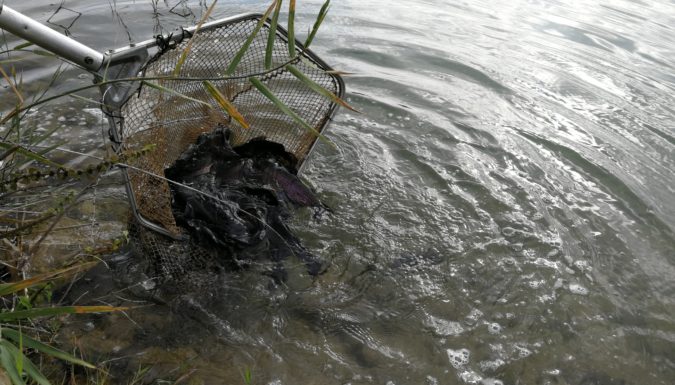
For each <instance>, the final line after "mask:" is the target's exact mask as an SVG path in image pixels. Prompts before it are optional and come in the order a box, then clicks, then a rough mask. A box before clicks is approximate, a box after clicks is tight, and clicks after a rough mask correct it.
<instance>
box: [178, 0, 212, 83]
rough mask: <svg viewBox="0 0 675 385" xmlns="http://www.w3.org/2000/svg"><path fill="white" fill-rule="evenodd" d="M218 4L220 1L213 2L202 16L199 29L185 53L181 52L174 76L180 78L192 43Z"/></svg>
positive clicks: (196, 30) (193, 35)
mask: <svg viewBox="0 0 675 385" xmlns="http://www.w3.org/2000/svg"><path fill="white" fill-rule="evenodd" d="M217 2H218V0H213V3H211V6H210V7H209V8H208V9H207V10H206V12H205V13H204V16H202V18H201V19H200V20H199V23H197V27H196V28H195V31H194V33H193V34H192V37H191V38H190V40H189V41H188V42H187V44H186V45H185V48H184V49H183V52H181V54H180V58H178V62H177V63H176V68H174V69H173V76H178V75H179V74H180V69H181V68H183V64H185V60H187V57H188V54H190V50H191V49H192V42H193V41H194V38H195V36H197V33H199V30H200V29H201V28H202V25H203V24H204V22H205V21H206V19H208V18H209V16H210V15H211V12H212V11H213V8H215V6H216V3H217Z"/></svg>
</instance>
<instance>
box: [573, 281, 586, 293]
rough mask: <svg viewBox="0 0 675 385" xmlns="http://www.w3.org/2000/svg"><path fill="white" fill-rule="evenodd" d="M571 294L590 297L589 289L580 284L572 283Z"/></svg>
mask: <svg viewBox="0 0 675 385" xmlns="http://www.w3.org/2000/svg"><path fill="white" fill-rule="evenodd" d="M569 289H570V293H572V294H577V295H588V289H586V288H585V287H583V286H581V285H579V284H578V283H570V286H569Z"/></svg>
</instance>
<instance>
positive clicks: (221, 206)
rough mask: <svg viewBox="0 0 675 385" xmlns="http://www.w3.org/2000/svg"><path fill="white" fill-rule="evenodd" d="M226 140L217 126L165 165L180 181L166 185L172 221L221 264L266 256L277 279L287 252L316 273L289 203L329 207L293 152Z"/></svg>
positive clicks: (317, 265) (319, 267)
mask: <svg viewBox="0 0 675 385" xmlns="http://www.w3.org/2000/svg"><path fill="white" fill-rule="evenodd" d="M228 138H229V131H223V130H216V131H214V132H212V133H208V134H202V135H201V136H200V137H199V138H198V140H197V143H195V144H194V145H192V146H190V148H189V149H188V150H187V151H185V153H183V154H182V156H181V157H180V158H179V159H177V160H176V162H175V163H174V164H173V165H172V166H171V167H169V168H168V169H166V170H165V175H166V176H167V178H169V179H172V180H174V181H176V182H179V183H181V184H183V185H185V186H179V185H175V184H172V185H171V189H172V194H173V213H174V217H175V219H176V223H177V224H178V225H179V226H181V227H183V228H184V229H186V230H187V232H188V233H189V235H190V236H191V237H192V240H193V241H194V242H195V243H197V244H198V245H199V246H201V247H203V248H205V249H207V250H208V251H209V252H210V253H211V254H213V255H215V256H216V257H217V258H218V259H219V260H220V261H221V262H223V263H222V264H223V265H225V266H232V265H234V266H242V265H246V264H248V263H251V262H253V261H260V260H265V259H267V260H270V261H273V262H275V263H274V267H273V269H272V272H271V275H272V276H273V277H274V279H275V280H277V281H283V280H285V279H286V272H285V270H284V268H283V263H282V261H283V260H284V259H286V258H287V257H289V256H293V257H297V258H299V259H300V260H301V261H302V262H303V263H304V264H305V266H306V267H307V271H308V273H309V274H311V275H318V274H321V273H322V272H323V271H324V270H325V265H324V263H323V262H322V261H321V260H320V259H318V258H317V257H316V256H314V255H313V254H312V253H310V252H309V251H308V250H307V249H305V248H304V247H303V246H302V244H301V243H300V240H299V239H298V238H297V237H296V236H295V235H294V234H293V232H292V231H291V230H290V228H289V227H288V225H287V224H286V221H287V220H288V219H290V217H291V215H292V213H293V210H294V209H295V208H298V207H312V208H315V209H316V210H325V209H327V208H326V207H325V206H324V205H323V204H322V203H321V202H320V201H319V199H318V198H317V197H316V195H315V193H314V192H313V191H312V190H311V189H310V188H309V187H307V186H306V185H305V184H304V183H302V181H301V180H300V179H299V178H298V177H297V175H296V174H297V170H296V164H297V160H296V159H295V157H294V156H293V155H292V154H290V153H288V152H286V151H285V149H284V147H283V146H282V145H280V144H277V143H273V142H269V141H267V140H264V139H256V140H252V141H250V142H248V143H247V144H245V145H243V146H240V147H237V148H232V147H231V146H230V144H229V140H228ZM232 262H234V263H232Z"/></svg>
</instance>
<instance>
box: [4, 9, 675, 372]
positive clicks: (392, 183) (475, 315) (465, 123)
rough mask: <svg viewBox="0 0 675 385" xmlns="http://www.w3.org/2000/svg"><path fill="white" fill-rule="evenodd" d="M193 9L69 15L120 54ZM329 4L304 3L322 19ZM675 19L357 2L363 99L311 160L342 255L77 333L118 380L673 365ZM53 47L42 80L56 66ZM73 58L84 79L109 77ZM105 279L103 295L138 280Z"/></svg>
mask: <svg viewBox="0 0 675 385" xmlns="http://www.w3.org/2000/svg"><path fill="white" fill-rule="evenodd" d="M5 3H6V4H8V5H10V6H12V5H14V6H15V8H17V9H21V10H23V11H25V12H27V13H30V14H31V15H34V16H35V17H37V18H39V19H41V20H45V19H46V18H47V17H49V16H50V15H51V14H52V13H53V10H54V9H55V7H54V6H52V5H50V4H49V2H46V1H36V2H32V3H31V5H29V6H26V5H19V4H14V3H19V2H13V1H9V0H8V1H6V2H5ZM176 3H177V2H175V1H168V2H166V3H162V2H160V4H159V5H158V7H159V10H160V15H159V16H157V17H156V18H153V14H152V8H151V7H150V3H148V2H139V1H136V2H130V1H127V2H120V1H118V2H116V8H115V9H116V11H117V12H118V13H117V15H119V17H118V16H116V15H113V14H112V13H111V7H110V5H109V4H107V3H102V2H95V1H69V2H67V6H68V7H69V8H71V9H74V10H77V11H80V12H82V13H83V16H82V17H81V18H80V19H79V20H78V21H77V22H76V23H75V25H74V26H73V27H72V28H71V29H70V32H71V33H72V35H73V36H74V37H75V38H78V39H79V40H81V41H83V42H85V43H87V44H89V45H91V46H93V47H95V48H98V49H105V48H111V47H116V46H121V45H125V44H126V43H127V41H128V35H127V31H128V32H129V34H130V36H131V38H132V39H134V40H135V41H140V40H144V39H146V38H148V37H150V36H151V35H152V34H153V32H155V31H157V30H159V26H162V28H163V29H164V30H165V31H170V30H171V29H173V27H174V26H176V25H179V24H193V23H194V18H193V17H191V16H188V17H187V18H186V19H185V18H183V17H180V16H177V15H175V14H172V13H170V12H168V8H167V7H170V6H173V5H175V4H176ZM263 3H264V2H259V1H233V2H227V4H222V5H220V8H219V9H218V10H217V11H216V14H217V15H216V16H224V15H229V14H233V13H238V12H243V11H247V10H260V9H262V4H263ZM167 4H168V6H167ZM320 5H321V2H319V1H306V2H300V3H299V4H298V7H299V13H300V15H299V18H300V19H299V20H298V24H299V25H302V26H303V27H302V28H305V26H308V25H310V24H311V23H312V22H313V20H312V17H313V15H314V14H315V13H316V12H317V11H318V8H319V7H320ZM190 6H191V8H190V9H191V10H192V12H193V13H194V14H197V15H199V14H200V13H201V11H202V10H203V8H200V7H199V5H198V4H197V3H196V2H191V3H190ZM123 25H125V26H126V27H127V29H125V28H124V26H123ZM673 26H675V4H673V2H669V1H665V0H663V1H652V2H644V3H643V2H639V1H612V2H608V3H607V4H597V3H596V2H591V1H567V2H557V1H512V2H488V1H477V0H468V1H464V2H448V1H416V2H388V1H381V0H375V1H352V0H345V1H340V2H334V4H333V5H332V7H331V12H330V14H329V17H328V18H327V19H326V21H325V23H324V25H323V26H322V30H321V32H320V34H319V37H318V39H317V40H316V41H315V43H314V44H313V45H314V49H315V51H316V52H317V53H318V54H319V55H320V56H321V57H322V58H323V59H325V60H326V61H327V62H329V63H330V64H331V65H333V66H334V67H335V68H337V69H340V70H343V71H348V72H354V73H355V75H354V76H350V77H348V78H347V79H346V82H347V89H348V95H347V100H348V101H349V102H350V103H351V104H352V105H353V106H354V107H356V108H357V109H359V110H360V111H361V112H362V113H361V114H356V113H351V112H348V111H346V110H341V111H340V113H339V114H338V115H337V117H336V119H335V121H334V122H333V123H332V125H331V126H330V128H329V132H328V133H329V135H328V136H329V137H330V138H331V140H333V141H334V142H335V143H336V144H337V146H338V148H339V151H335V150H333V149H331V148H329V147H327V146H323V145H319V146H318V147H317V149H316V150H315V152H314V153H313V155H312V157H311V158H310V159H309V161H308V162H309V163H308V164H307V167H306V169H305V173H304V177H305V178H306V180H307V181H308V182H309V183H311V184H312V185H313V186H314V187H315V188H316V189H317V190H318V191H319V192H320V194H321V196H322V198H323V199H324V200H325V201H326V203H328V205H330V206H331V207H333V208H334V210H335V214H333V215H330V216H328V217H326V218H324V220H323V221H321V222H319V223H317V222H315V221H314V220H313V219H312V218H311V215H310V213H307V212H303V213H301V214H302V215H301V216H300V218H299V219H298V220H297V221H296V224H295V227H296V231H297V232H298V233H299V234H300V235H301V236H302V238H303V241H304V244H305V245H306V246H307V247H308V248H310V249H311V250H313V251H315V252H316V253H318V254H320V255H321V256H322V257H324V258H326V259H329V260H332V265H331V268H330V269H329V271H328V273H326V274H325V275H324V276H322V277H321V278H320V279H318V280H317V281H315V282H312V281H311V280H310V279H309V278H307V277H306V276H304V275H303V274H302V268H301V267H300V266H297V264H296V265H293V264H292V263H289V269H291V273H292V274H291V278H290V280H289V282H288V287H284V288H279V287H277V288H274V287H270V285H269V281H268V280H266V279H265V278H263V277H261V275H260V274H259V272H256V271H245V272H241V273H231V274H226V275H223V276H221V277H219V279H218V280H215V281H213V282H209V284H208V286H209V289H208V290H203V291H201V292H200V294H199V295H196V294H192V295H187V296H177V297H176V298H175V300H173V301H172V302H171V303H170V304H169V305H166V304H161V303H160V304H153V305H152V306H146V307H142V308H140V309H136V310H133V311H131V312H129V313H128V316H129V317H128V318H127V317H125V316H123V315H119V314H118V315H112V316H105V317H97V318H94V319H92V320H90V319H84V320H82V321H75V322H74V323H73V325H71V328H70V329H68V328H66V329H65V331H64V333H63V334H64V336H63V340H67V339H68V338H70V337H69V335H68V334H67V333H77V335H78V336H79V338H80V339H81V341H82V342H84V345H85V346H87V345H88V346H90V349H91V353H90V354H93V355H100V356H102V357H109V358H107V359H108V360H110V361H109V364H110V365H111V367H112V369H114V370H113V373H118V376H121V375H123V373H128V372H133V371H134V370H135V369H136V368H137V367H138V365H139V364H140V365H152V366H153V369H152V370H151V371H150V373H149V374H148V377H147V378H148V379H151V378H174V379H175V378H178V377H180V376H182V375H185V374H189V375H190V377H191V378H194V379H196V380H203V381H205V382H206V383H214V384H215V383H243V382H244V380H243V373H245V372H246V371H247V370H250V371H251V372H252V378H253V383H257V384H305V383H306V384H310V383H312V384H347V383H350V384H369V383H373V384H397V385H400V384H461V383H483V384H499V383H504V384H575V385H576V384H584V385H589V384H672V383H674V382H675V280H674V279H673V277H675V235H674V234H673V231H674V230H675V219H674V218H675V172H674V171H673V170H675V130H674V129H673V127H675V109H674V107H673V106H674V105H675V76H673V72H674V70H675V61H674V60H673V57H674V54H675V27H673ZM51 63H52V62H48V64H49V65H50V67H49V69H50V70H51V69H52V67H51ZM44 65H45V62H44V61H36V62H34V63H31V67H30V68H29V70H27V71H26V73H25V76H24V78H25V79H27V81H29V82H36V83H39V82H44V80H45V79H46V78H47V77H48V76H49V75H50V71H46V70H45V68H44ZM68 74H72V76H71V77H70V78H69V77H68V76H66V77H65V79H66V80H64V81H63V82H62V83H60V87H62V88H63V89H67V88H68V87H69V86H74V85H78V84H80V83H85V82H88V80H86V77H85V78H82V77H78V74H80V72H79V71H77V70H69V72H68V73H67V75H68ZM68 79H69V80H68ZM4 92H6V91H4V90H3V94H4ZM70 103H80V102H79V101H77V102H72V101H71V102H70ZM74 105H76V106H79V104H74ZM55 108H56V107H55ZM45 113H47V112H45ZM38 114H39V113H38ZM57 116H58V115H52V117H53V118H54V119H56V118H57ZM69 119H70V118H69ZM101 125H102V124H100V123H99V124H98V125H97V127H98V126H101ZM70 135H72V138H77V136H78V134H77V131H76V130H71V134H70ZM99 137H100V133H99V131H98V130H96V129H94V130H92V131H90V132H89V133H87V134H85V135H83V138H84V139H87V140H92V139H98V138H99ZM85 147H86V146H85ZM118 259H124V256H119V257H118ZM97 274H99V275H94V278H95V279H96V280H98V281H99V284H98V285H97V287H95V288H90V289H89V290H90V296H91V297H92V298H97V297H96V295H100V296H103V299H102V300H105V301H108V302H110V301H113V300H115V301H118V303H119V302H120V301H122V300H120V297H122V299H124V298H128V296H127V295H126V294H124V293H122V294H119V293H116V294H114V295H110V294H109V292H110V291H112V290H117V288H116V287H115V286H114V285H113V284H112V283H110V282H108V281H106V279H107V278H106V273H105V272H104V271H103V272H99V273H97ZM108 275H109V274H108ZM92 293H93V294H92ZM150 303H152V302H150ZM78 322H79V323H78ZM92 325H93V328H92V327H91V326H92ZM193 369H196V371H193ZM116 381H120V382H122V383H123V382H124V381H123V380H122V379H120V377H118V378H117V380H116ZM481 381H482V382H481Z"/></svg>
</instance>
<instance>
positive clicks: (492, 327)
mask: <svg viewBox="0 0 675 385" xmlns="http://www.w3.org/2000/svg"><path fill="white" fill-rule="evenodd" d="M487 328H488V332H489V333H490V334H500V333H501V332H502V325H500V324H498V323H496V322H493V323H489V324H488V325H487Z"/></svg>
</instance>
